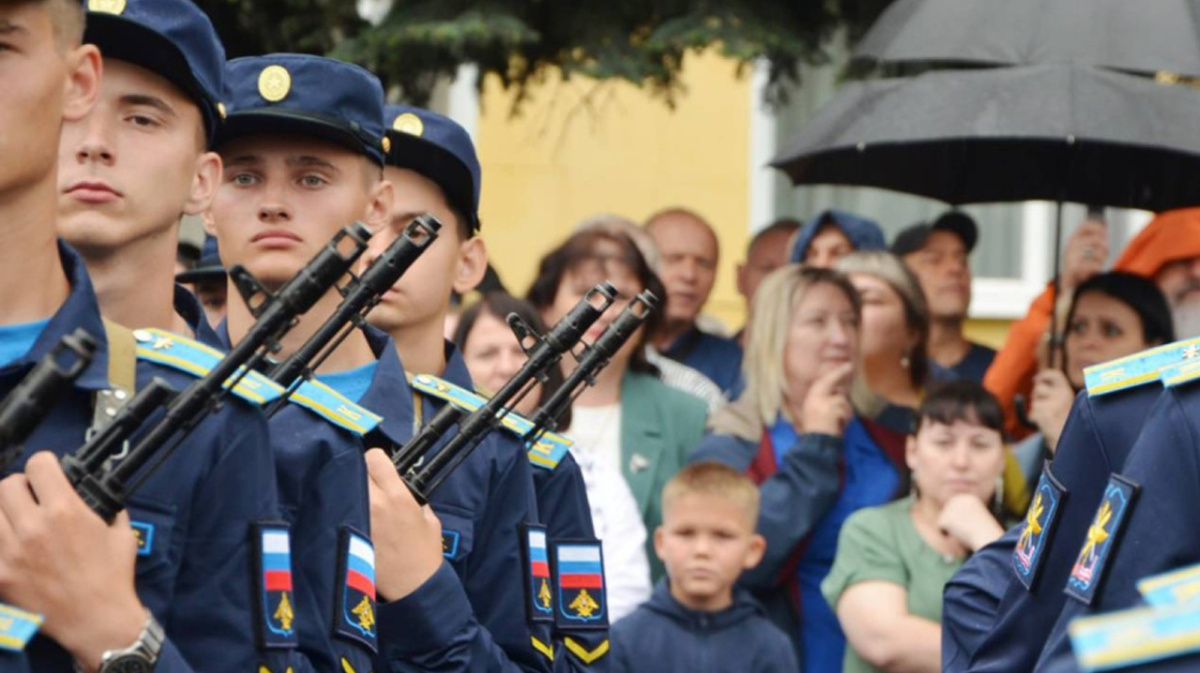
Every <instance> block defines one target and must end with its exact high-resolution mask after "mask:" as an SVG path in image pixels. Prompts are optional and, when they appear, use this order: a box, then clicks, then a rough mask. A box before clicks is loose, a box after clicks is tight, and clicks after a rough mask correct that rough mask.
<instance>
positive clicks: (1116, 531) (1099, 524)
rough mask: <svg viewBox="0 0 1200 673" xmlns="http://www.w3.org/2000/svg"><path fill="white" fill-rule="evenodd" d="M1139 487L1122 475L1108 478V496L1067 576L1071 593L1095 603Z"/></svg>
mask: <svg viewBox="0 0 1200 673" xmlns="http://www.w3.org/2000/svg"><path fill="white" fill-rule="evenodd" d="M1137 491H1138V486H1137V484H1134V483H1133V482H1131V481H1129V480H1127V479H1125V478H1123V477H1121V476H1120V475H1116V474H1114V475H1111V476H1110V477H1109V478H1108V485H1107V486H1106V487H1105V488H1104V498H1103V499H1101V501H1100V507H1099V508H1097V510H1096V516H1095V517H1093V519H1092V523H1091V525H1090V526H1088V530H1087V535H1086V536H1085V537H1084V540H1083V548H1082V549H1080V550H1079V556H1078V557H1077V558H1076V560H1075V565H1074V566H1073V567H1072V568H1071V576H1070V578H1068V579H1067V587H1066V593H1067V595H1068V596H1071V597H1073V598H1075V599H1078V600H1080V601H1082V602H1083V603H1085V604H1087V605H1091V602H1092V599H1093V598H1094V597H1095V595H1096V591H1097V590H1098V589H1099V588H1100V584H1101V583H1102V582H1103V581H1104V569H1105V567H1106V565H1107V563H1108V560H1109V559H1110V558H1111V557H1112V553H1113V549H1114V548H1115V547H1116V546H1117V544H1118V543H1119V542H1120V540H1121V531H1122V524H1123V523H1124V522H1125V520H1126V519H1128V518H1129V516H1128V515H1129V511H1130V509H1132V507H1133V501H1134V498H1136V497H1137Z"/></svg>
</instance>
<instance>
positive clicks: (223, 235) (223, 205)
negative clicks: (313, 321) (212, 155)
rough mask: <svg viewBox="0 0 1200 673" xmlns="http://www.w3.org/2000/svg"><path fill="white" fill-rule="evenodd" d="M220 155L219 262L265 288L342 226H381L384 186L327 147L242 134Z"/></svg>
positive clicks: (353, 157)
mask: <svg viewBox="0 0 1200 673" xmlns="http://www.w3.org/2000/svg"><path fill="white" fill-rule="evenodd" d="M221 157H222V158H223V159H224V161H225V170H224V177H223V178H222V181H221V186H220V187H219V188H218V189H217V194H216V197H215V198H214V199H213V205H212V229H213V231H212V232H211V233H213V234H214V235H216V237H217V240H218V241H219V242H220V246H221V262H222V263H223V265H224V266H225V268H231V267H233V265H235V264H241V265H243V266H245V267H246V268H247V269H248V270H249V271H250V272H251V273H253V274H254V276H255V277H256V278H258V279H259V280H260V281H262V283H263V284H264V285H266V286H267V287H268V288H272V289H275V288H278V287H280V286H282V285H283V284H284V283H286V282H287V281H288V280H290V279H291V278H292V276H294V275H296V273H297V272H298V271H300V269H301V268H303V267H304V265H305V264H307V263H308V262H309V261H310V260H312V258H313V257H314V256H315V255H316V254H317V253H318V252H319V251H320V250H321V249H322V248H324V247H325V245H326V244H327V243H329V241H330V239H332V238H333V236H334V235H335V234H336V233H337V232H338V231H340V230H341V229H342V227H345V226H348V225H350V224H353V223H354V222H355V221H356V220H362V221H364V222H365V223H366V224H367V226H369V227H371V228H372V229H373V230H374V229H377V228H379V227H380V226H382V224H383V222H384V221H386V213H387V212H388V208H389V207H390V205H391V203H390V201H391V189H390V188H388V187H386V185H384V184H383V183H382V182H381V181H379V180H378V179H377V177H376V175H375V173H374V171H375V168H374V167H373V166H371V165H369V161H368V160H367V159H366V158H365V157H364V156H362V155H361V154H358V153H357V152H353V151H351V150H349V149H345V148H342V147H341V146H339V145H336V144H334V143H329V142H325V141H322V140H316V139H312V138H305V137H300V136H282V135H279V136H247V137H244V138H239V139H236V140H233V141H230V142H229V143H227V144H225V145H224V146H223V147H221Z"/></svg>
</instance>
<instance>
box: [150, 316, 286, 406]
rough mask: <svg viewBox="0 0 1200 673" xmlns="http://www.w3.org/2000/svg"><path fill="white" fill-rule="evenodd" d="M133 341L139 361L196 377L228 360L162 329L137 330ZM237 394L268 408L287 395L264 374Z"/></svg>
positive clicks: (245, 381) (244, 382)
mask: <svg viewBox="0 0 1200 673" xmlns="http://www.w3.org/2000/svg"><path fill="white" fill-rule="evenodd" d="M133 338H134V341H136V342H137V356H138V359H140V360H147V361H149V362H153V363H156V364H159V365H162V366H164V367H170V368H171V369H175V370H178V371H181V372H184V373H186V374H189V375H191V376H195V377H196V378H201V377H203V376H204V375H206V374H208V372H209V370H211V369H212V368H213V367H214V366H215V365H216V364H217V363H218V362H220V361H221V358H223V357H225V354H224V353H222V352H221V351H219V350H217V349H215V348H211V347H209V346H205V345H204V344H202V343H200V342H198V341H194V340H192V339H188V338H186V337H181V336H179V335H178V334H172V333H170V332H166V331H163V330H160V329H154V328H146V329H138V330H134V331H133ZM227 385H228V384H227ZM233 394H234V395H237V396H238V397H240V398H242V399H243V400H246V401H247V402H250V403H252V404H257V405H264V404H267V403H268V402H274V401H275V400H277V399H279V397H280V396H281V395H283V388H280V387H279V386H278V385H276V384H275V382H274V381H272V380H270V379H268V378H267V377H265V376H263V375H262V374H259V373H258V372H255V371H251V372H249V373H247V374H246V375H245V376H243V377H242V379H241V380H240V381H238V384H237V385H236V386H235V387H234V388H233Z"/></svg>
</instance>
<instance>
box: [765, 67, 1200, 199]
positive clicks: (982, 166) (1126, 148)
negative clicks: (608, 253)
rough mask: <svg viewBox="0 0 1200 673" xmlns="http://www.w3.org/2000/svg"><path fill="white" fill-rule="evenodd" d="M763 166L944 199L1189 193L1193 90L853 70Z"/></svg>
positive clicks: (998, 72)
mask: <svg viewBox="0 0 1200 673" xmlns="http://www.w3.org/2000/svg"><path fill="white" fill-rule="evenodd" d="M772 165H773V166H775V167H776V168H779V169H781V170H783V171H785V172H787V174H788V175H789V176H791V178H792V181H793V182H794V183H795V184H839V185H858V186H871V187H882V188H884V189H892V190H895V191H900V192H906V193H910V194H918V195H921V196H927V197H931V198H935V199H939V200H941V201H945V202H947V203H950V204H966V203H985V202H1004V201H1024V200H1034V199H1044V200H1051V201H1075V202H1080V203H1095V204H1102V205H1106V206H1119V207H1125V208H1141V209H1145V210H1154V211H1161V210H1170V209H1173V208H1180V207H1184V206H1192V205H1197V204H1200V91H1197V90H1195V89H1192V88H1191V87H1185V86H1178V85H1167V84H1159V83H1156V82H1154V81H1152V80H1147V79H1143V78H1139V77H1131V76H1129V75H1123V74H1120V73H1116V72H1109V71H1105V70H1097V69H1092V68H1083V67H1076V66H1069V65H1042V66H1029V67H1017V68H997V69H989V70H967V71H933V72H928V73H925V74H922V75H919V76H916V77H912V78H903V79H886V80H869V81H860V82H851V83H849V84H847V85H845V86H844V87H842V89H841V90H840V91H839V92H838V93H837V95H836V96H834V98H833V100H832V101H831V102H830V103H828V104H827V105H826V106H824V107H823V108H821V109H820V110H819V111H818V113H817V115H816V117H815V118H814V119H812V120H811V121H810V122H809V123H808V124H807V125H806V126H805V128H804V129H803V130H802V131H801V132H800V134H799V135H798V136H796V137H795V138H793V139H792V140H791V141H790V143H789V144H788V145H787V146H786V149H785V150H784V151H782V152H781V153H780V154H779V155H778V156H777V157H776V159H775V160H774V161H772Z"/></svg>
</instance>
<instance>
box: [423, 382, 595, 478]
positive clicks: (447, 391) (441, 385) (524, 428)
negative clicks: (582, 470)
mask: <svg viewBox="0 0 1200 673" xmlns="http://www.w3.org/2000/svg"><path fill="white" fill-rule="evenodd" d="M412 386H413V388H415V389H416V390H417V391H419V392H422V393H425V394H427V395H432V396H433V397H437V398H439V399H442V400H445V401H446V402H449V403H450V404H453V405H454V406H456V407H458V408H459V409H462V410H464V411H467V412H472V411H475V410H476V409H478V408H479V407H481V406H483V405H484V403H485V402H486V401H487V399H486V398H484V397H483V396H482V395H479V394H478V393H474V392H471V391H469V390H466V389H464V388H461V387H459V386H456V385H454V384H453V383H448V382H446V381H443V380H442V379H439V378H438V377H436V376H429V375H428V374H418V375H417V376H414V377H413V379H412ZM500 424H501V425H502V426H503V427H504V429H505V430H507V431H508V432H510V433H511V434H513V435H515V436H517V437H521V438H523V437H525V435H528V434H529V431H530V430H533V422H532V421H530V420H529V419H527V418H525V417H524V416H521V415H520V414H517V413H508V414H505V415H504V419H503V420H502V421H501V422H500ZM570 448H571V441H570V440H569V439H567V438H566V437H563V436H561V435H556V434H554V433H552V432H547V433H546V434H545V435H543V436H542V438H541V439H539V440H538V441H537V443H536V444H535V445H533V446H530V447H528V449H529V451H528V452H527V453H528V455H529V462H531V463H533V464H534V465H536V466H538V467H542V468H546V469H549V470H553V469H554V468H556V467H558V464H559V462H561V461H562V459H563V456H565V455H566V454H567V451H568V450H569V449H570Z"/></svg>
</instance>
